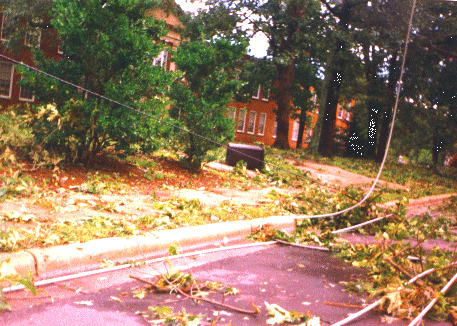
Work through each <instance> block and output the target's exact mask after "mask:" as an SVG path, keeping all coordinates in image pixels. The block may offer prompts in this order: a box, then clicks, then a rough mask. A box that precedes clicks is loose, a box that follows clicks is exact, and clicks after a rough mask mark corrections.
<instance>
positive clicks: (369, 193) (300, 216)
mask: <svg viewBox="0 0 457 326" xmlns="http://www.w3.org/2000/svg"><path fill="white" fill-rule="evenodd" d="M416 1H417V0H414V1H413V5H412V8H411V15H410V17H409V23H408V31H407V33H406V41H405V49H404V51H403V58H402V63H401V71H400V77H399V79H398V83H397V93H396V97H395V105H394V108H393V114H392V122H391V125H390V131H389V137H388V139H387V145H386V151H385V152H384V158H383V159H382V162H381V166H380V167H379V171H378V174H377V176H376V178H375V180H374V182H373V185H372V186H371V188H370V190H369V191H368V193H367V194H366V195H365V197H363V199H362V200H361V201H359V202H358V203H357V204H355V205H353V206H351V207H348V208H346V209H343V210H340V211H337V212H333V213H327V214H317V215H297V216H295V219H305V218H310V219H311V218H323V217H332V216H336V215H340V214H343V213H346V212H349V211H352V210H353V209H355V208H357V207H359V206H361V205H362V204H363V203H364V202H365V201H366V200H367V199H368V197H370V195H371V193H372V192H373V190H374V188H375V187H376V184H377V183H378V181H379V177H380V176H381V173H382V170H383V169H384V164H385V163H386V159H387V153H388V151H389V148H390V141H391V140H392V134H393V131H394V125H395V119H396V117H397V108H398V102H399V100H400V92H401V87H402V84H403V73H404V70H405V62H406V54H407V53H408V43H409V40H410V37H411V28H412V25H413V18H414V11H415V10H416Z"/></svg>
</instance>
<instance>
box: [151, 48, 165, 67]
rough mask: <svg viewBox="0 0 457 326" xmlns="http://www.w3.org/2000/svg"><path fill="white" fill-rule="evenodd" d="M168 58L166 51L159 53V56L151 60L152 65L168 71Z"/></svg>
mask: <svg viewBox="0 0 457 326" xmlns="http://www.w3.org/2000/svg"><path fill="white" fill-rule="evenodd" d="M168 57H169V53H168V50H163V51H162V52H160V53H159V55H158V56H157V57H156V58H154V59H153V61H152V65H153V66H160V67H162V68H163V69H165V70H167V69H168Z"/></svg>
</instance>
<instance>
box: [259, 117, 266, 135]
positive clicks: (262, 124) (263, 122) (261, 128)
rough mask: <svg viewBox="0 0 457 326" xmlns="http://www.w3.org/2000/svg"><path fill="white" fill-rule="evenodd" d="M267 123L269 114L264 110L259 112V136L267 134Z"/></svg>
mask: <svg viewBox="0 0 457 326" xmlns="http://www.w3.org/2000/svg"><path fill="white" fill-rule="evenodd" d="M262 117H263V118H262ZM266 124H267V114H266V113H264V112H261V113H260V114H259V125H258V126H257V135H259V136H263V135H265V127H266Z"/></svg>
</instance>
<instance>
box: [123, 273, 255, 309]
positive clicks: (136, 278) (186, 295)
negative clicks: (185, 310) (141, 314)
mask: <svg viewBox="0 0 457 326" xmlns="http://www.w3.org/2000/svg"><path fill="white" fill-rule="evenodd" d="M129 277H130V278H133V279H135V280H137V281H140V282H143V283H145V284H148V285H151V286H154V287H157V286H156V285H155V284H154V283H152V282H149V281H146V280H144V279H141V278H139V277H136V276H133V275H129ZM162 278H163V279H164V280H165V282H167V283H168V285H170V286H171V287H173V289H174V290H176V291H177V292H178V293H180V294H181V295H183V296H185V297H186V298H189V299H192V300H194V301H205V302H208V303H211V304H213V305H217V306H221V307H223V308H227V309H230V310H233V311H237V312H242V313H244V314H250V315H257V314H259V313H260V309H259V308H258V307H257V306H256V305H254V304H253V303H251V306H252V307H253V308H254V310H246V309H242V308H238V307H234V306H231V305H229V304H226V303H221V302H218V301H215V300H212V299H208V298H202V297H196V296H194V295H190V294H187V293H185V292H184V291H182V290H181V289H180V288H179V287H176V286H175V285H173V284H172V283H171V282H170V281H169V280H167V278H166V277H163V276H162Z"/></svg>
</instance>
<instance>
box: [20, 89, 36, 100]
mask: <svg viewBox="0 0 457 326" xmlns="http://www.w3.org/2000/svg"><path fill="white" fill-rule="evenodd" d="M19 100H21V101H25V102H33V101H34V100H35V95H34V94H33V91H32V90H30V89H29V88H25V87H21V91H20V93H19Z"/></svg>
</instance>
